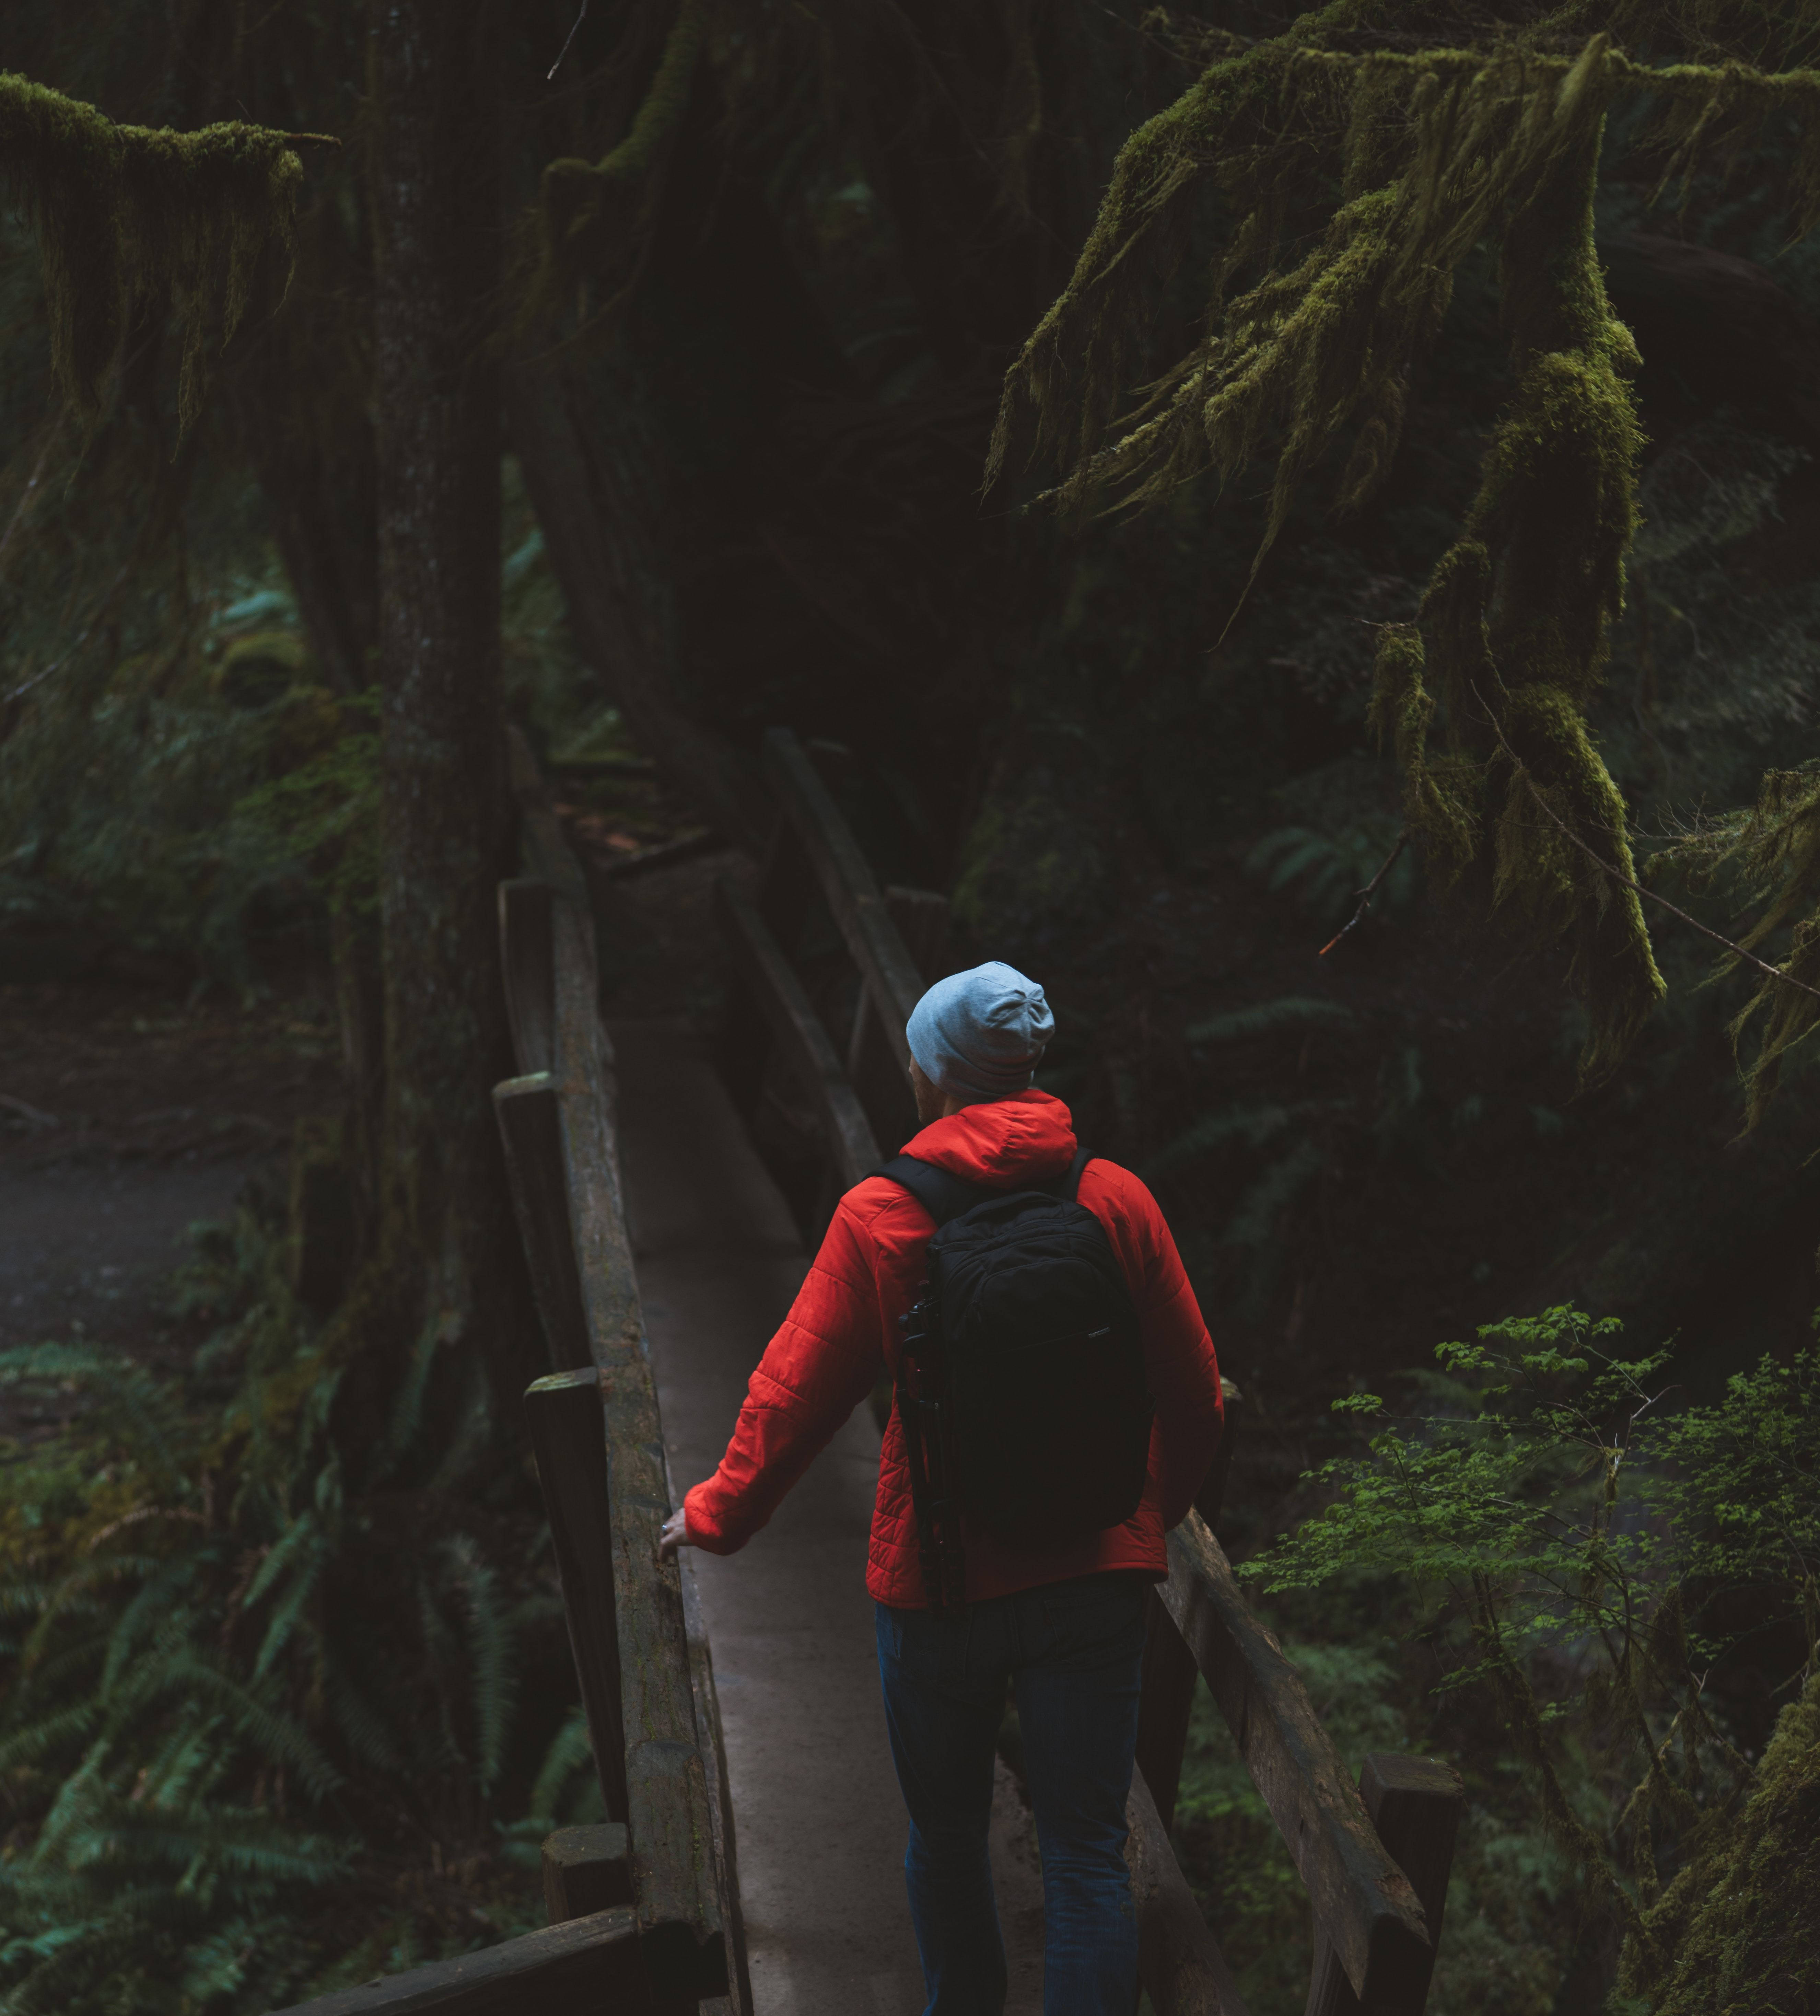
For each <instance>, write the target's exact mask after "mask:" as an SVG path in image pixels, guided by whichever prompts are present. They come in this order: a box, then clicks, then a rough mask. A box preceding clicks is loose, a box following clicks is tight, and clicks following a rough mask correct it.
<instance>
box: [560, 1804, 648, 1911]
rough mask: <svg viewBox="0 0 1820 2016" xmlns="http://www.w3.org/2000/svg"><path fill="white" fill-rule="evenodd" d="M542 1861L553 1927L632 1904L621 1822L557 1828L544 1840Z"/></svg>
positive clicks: (627, 1850) (628, 1852)
mask: <svg viewBox="0 0 1820 2016" xmlns="http://www.w3.org/2000/svg"><path fill="white" fill-rule="evenodd" d="M541 1861H542V1863H543V1872H544V1905H545V1909H546V1910H548V1911H549V1914H550V1923H551V1924H552V1925H562V1924H567V1922H568V1921H569V1920H570V1919H571V1918H585V1917H588V1916H590V1915H591V1914H592V1913H594V1912H595V1911H610V1910H613V1909H615V1908H616V1907H617V1906H620V1905H622V1904H630V1903H631V1901H632V1863H631V1844H630V1842H629V1841H628V1839H627V1836H626V1831H625V1827H624V1823H621V1822H619V1821H613V1820H609V1821H603V1822H602V1823H600V1824H599V1825H598V1826H595V1827H558V1828H557V1829H556V1831H555V1833H553V1834H546V1835H545V1837H544V1845H543V1854H542V1856H541Z"/></svg>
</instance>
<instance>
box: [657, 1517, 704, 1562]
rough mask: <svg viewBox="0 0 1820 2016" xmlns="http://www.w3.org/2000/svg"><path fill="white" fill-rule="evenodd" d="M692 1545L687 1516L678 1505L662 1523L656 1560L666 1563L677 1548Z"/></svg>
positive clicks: (693, 1543)
mask: <svg viewBox="0 0 1820 2016" xmlns="http://www.w3.org/2000/svg"><path fill="white" fill-rule="evenodd" d="M694 1545H695V1539H694V1537H693V1535H692V1534H691V1533H690V1532H689V1514H687V1513H686V1512H685V1511H684V1510H683V1509H682V1507H681V1506H680V1505H679V1506H678V1507H677V1508H676V1510H674V1512H672V1513H671V1515H670V1517H668V1518H667V1519H666V1520H665V1521H664V1531H663V1532H662V1533H661V1534H660V1535H659V1536H658V1540H657V1558H658V1559H659V1560H660V1561H668V1560H669V1558H670V1557H671V1555H672V1554H673V1553H675V1552H676V1550H677V1549H678V1547H692V1546H694Z"/></svg>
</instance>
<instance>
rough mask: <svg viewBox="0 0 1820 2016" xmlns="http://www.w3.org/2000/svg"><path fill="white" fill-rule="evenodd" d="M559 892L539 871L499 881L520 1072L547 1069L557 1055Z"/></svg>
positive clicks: (503, 953)
mask: <svg viewBox="0 0 1820 2016" xmlns="http://www.w3.org/2000/svg"><path fill="white" fill-rule="evenodd" d="M555 900H556V891H555V890H554V889H553V888H552V887H551V886H550V884H549V883H548V882H545V881H544V880H541V878H539V877H535V876H529V875H525V876H520V877H518V879H517V880H516V881H512V882H502V883H501V884H500V885H499V963H500V967H501V970H502V972H503V973H504V974H505V1017H506V1021H508V1022H509V1024H510V1025H511V1028H512V1054H513V1060H514V1061H515V1062H516V1064H517V1066H518V1072H519V1075H520V1077H521V1078H528V1077H530V1076H531V1074H532V1073H533V1072H534V1071H549V1070H550V1069H551V1068H552V1066H553V1065H554V1064H555V1063H556V945H555V941H554V938H553V937H552V921H551V916H550V906H551V905H552V903H553V902H555Z"/></svg>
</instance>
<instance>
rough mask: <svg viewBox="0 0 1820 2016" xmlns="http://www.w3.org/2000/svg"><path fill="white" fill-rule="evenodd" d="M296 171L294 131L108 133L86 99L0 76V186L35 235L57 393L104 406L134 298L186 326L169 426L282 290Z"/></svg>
mask: <svg viewBox="0 0 1820 2016" xmlns="http://www.w3.org/2000/svg"><path fill="white" fill-rule="evenodd" d="M301 176H302V168H301V166H300V163H299V161H298V160H297V155H296V153H295V152H294V151H293V145H292V137H291V136H290V135H285V134H282V133H275V132H271V131H267V130H266V129H265V128H262V127H257V126H249V125H245V124H240V123H239V122H237V121H236V122H235V123H232V124H225V125H218V126H207V127H204V128H202V129H201V131H198V132H195V133H174V132H170V131H164V130H155V129H153V128H150V127H145V126H117V125H115V124H113V121H111V120H108V119H106V118H104V117H103V116H102V115H101V113H99V112H97V111H96V110H95V108H94V107H93V106H89V105H83V104H81V103H77V101H76V100H75V99H70V98H65V97H63V96H62V95H60V94H59V92H54V91H50V90H47V89H46V88H45V87H44V86H43V85H37V84H33V83H31V81H28V80H27V78H24V77H16V76H13V75H11V74H0V178H4V180H5V185H6V188H7V189H8V191H9V194H10V195H11V196H12V198H13V200H14V202H15V203H17V204H18V205H19V206H20V208H21V209H22V210H23V211H24V212H25V214H26V215H27V218H29V220H30V221H31V225H32V228H33V229H34V232H35V233H36V235H37V237H38V244H39V247H40V249H41V254H42V257H43V263H44V275H45V293H46V297H47V300H48V303H49V312H50V326H51V358H52V365H53V367H54V369H55V370H56V374H57V380H58V383H59V387H60V388H61V389H62V391H63V395H64V397H65V398H67V400H68V401H69V402H70V405H71V406H72V407H74V409H75V410H76V411H77V412H78V413H79V414H81V416H84V417H85V418H92V417H93V416H94V415H95V413H96V412H98V411H99V407H100V405H101V401H102V397H103V393H104V391H105V390H106V385H107V382H108V380H109V379H110V376H111V375H112V373H113V366H114V363H115V360H116V358H117V357H118V355H119V353H120V342H121V339H122V337H123V336H124V332H125V329H126V327H127V324H128V319H129V317H130V315H131V313H132V311H133V310H134V308H135V304H142V303H145V302H147V301H150V302H154V303H156V302H163V301H171V302H172V303H173V304H174V305H175V307H176V308H177V310H178V313H179V315H181V317H182V322H183V325H184V347H183V361H182V373H181V376H180V378H179V382H178V423H179V426H180V427H182V428H185V429H187V428H188V427H189V424H190V423H191V422H192V420H193V419H195V417H196V413H197V412H198V411H199V410H200V407H201V403H202V398H203V391H204V390H205V388H206V386H207V379H208V375H209V371H210V365H211V362H212V360H213V359H214V358H215V357H216V356H217V355H219V354H220V352H221V350H222V349H223V348H224V347H225V345H226V344H227V343H228V340H230V339H231V338H232V336H233V334H234V332H235V331H236V329H238V328H239V326H240V324H241V322H243V320H244V319H246V315H248V313H249V312H251V311H255V310H257V311H270V310H272V309H273V308H276V306H277V305H278V304H279V301H281V300H282V298H283V295H284V292H285V290H286V287H287V286H288V285H289V284H290V274H291V266H292V261H293V257H294V256H295V251H296V223H295V219H296V205H297V186H298V183H299V182H300V179H301Z"/></svg>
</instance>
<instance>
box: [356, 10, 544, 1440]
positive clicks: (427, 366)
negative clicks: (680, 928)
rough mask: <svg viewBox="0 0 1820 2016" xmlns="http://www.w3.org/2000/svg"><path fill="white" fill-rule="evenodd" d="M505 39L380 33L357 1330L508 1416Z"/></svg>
mask: <svg viewBox="0 0 1820 2016" xmlns="http://www.w3.org/2000/svg"><path fill="white" fill-rule="evenodd" d="M497 25H498V16H497V10H496V9H495V6H494V5H492V3H491V0H375V4H374V5H373V8H372V16H371V26H372V62H373V84H374V86H375V90H374V99H375V120H374V141H373V149H374V152H373V161H372V202H373V218H374V229H375V238H376V247H377V255H378V261H377V274H376V294H375V304H374V305H375V314H374V338H375V353H376V355H375V378H376V407H377V427H376V463H377V482H376V490H377V503H378V521H379V680H380V688H381V697H382V703H383V732H382V751H383V830H382V857H381V866H380V889H379V900H380V917H381V923H382V929H383V941H384V951H383V972H384V981H383V989H384V1013H385V1075H386V1083H385V1103H384V1118H383V1135H382V1154H381V1172H382V1174H381V1180H382V1186H383V1188H382V1196H381V1198H380V1210H381V1246H380V1252H379V1258H378V1260H377V1262H376V1263H375V1266H376V1270H377V1272H378V1273H379V1276H381V1277H382V1278H380V1279H378V1280H369V1283H368V1294H366V1295H365V1297H364V1298H363V1297H361V1296H359V1295H358V1294H357V1295H356V1297H355V1298H354V1301H355V1302H356V1303H357V1304H361V1305H363V1306H361V1307H359V1308H357V1309H354V1310H352V1311H351V1312H350V1314H351V1316H353V1317H354V1320H355V1321H356V1322H357V1323H361V1324H363V1325H365V1324H370V1323H371V1322H372V1319H373V1316H374V1315H375V1313H376V1311H377V1309H379V1308H381V1307H383V1306H384V1305H386V1304H387V1302H390V1303H391V1304H392V1307H391V1309H390V1310H389V1311H388V1316H389V1319H390V1322H391V1323H394V1324H397V1325H398V1326H399V1330H398V1332H397V1334H394V1335H392V1336H390V1337H387V1339H385V1340H384V1341H385V1342H386V1344H387V1345H388V1346H390V1347H391V1348H394V1349H395V1350H397V1351H403V1350H407V1349H408V1348H410V1346H411V1345H412V1342H413V1341H415V1337H417V1336H419V1335H420V1334H422V1332H423V1328H424V1327H425V1326H426V1324H428V1323H434V1324H436V1325H437V1327H439V1328H440V1329H441V1331H442V1333H443V1334H444V1337H448V1338H449V1339H451V1341H452V1340H453V1338H454V1337H457V1336H460V1337H464V1338H466V1340H468V1341H470V1342H474V1343H477V1344H478V1345H480V1348H482V1349H484V1351H485V1352H487V1356H488V1359H489V1363H490V1370H491V1374H492V1380H493V1385H494V1389H495V1401H496V1402H498V1404H499V1405H500V1406H502V1407H503V1406H506V1405H507V1404H508V1403H509V1402H512V1401H515V1400H516V1395H517V1392H518V1391H519V1390H520V1388H522V1386H523V1384H525V1383H526V1382H527V1381H528V1379H529V1378H531V1377H533V1376H534V1373H535V1372H536V1370H538V1366H536V1364H535V1363H534V1346H535V1338H534V1323H532V1322H531V1319H530V1310H531V1300H530V1295H529V1292H528V1287H527V1284H526V1283H525V1281H524V1279H523V1262H522V1259H521V1258H520V1255H519V1254H518V1251H517V1247H516V1239H515V1237H514V1233H513V1215H512V1206H511V1201H510V1197H509V1193H508V1190H507V1187H506V1182H505V1168H504V1165H503V1162H502V1158H501V1155H500V1150H499V1146H498V1138H497V1134H496V1131H495V1126H494V1121H493V1115H492V1111H491V1104H490V1100H489V1093H490V1089H491V1085H492V1084H493V1083H494V1082H495V1080H496V1079H498V1078H503V1077H505V1076H509V1075H510V1067H509V1062H508V1048H507V1042H506V1035H505V998H504V992H503V988H502V985H501V979H500V974H499V967H498V945H497V939H496V933H495V916H494V912H495V885H496V884H497V882H498V879H499V877H500V876H501V874H502V872H503V871H505V870H506V869H508V867H509V844H510V826H509V798H508V796H507V793H506V790H505V722H504V715H503V711H502V703H501V694H500V668H499V537H500V530H499V455H500V435H499V409H498V396H499V384H498V369H497V368H496V366H495V365H494V364H493V363H492V362H491V361H490V359H489V357H488V355H487V338H488V337H489V335H490V333H491V324H490V315H491V308H492V305H493V303H494V301H495V297H496V291H497V288H498V279H499V263H500V244H501V236H502V226H501V217H500V189H499V170H498V157H499V128H498V117H499V106H498V79H499V69H498V61H497V56H496V52H495V49H494V47H493V44H494V42H495V39H496V34H497ZM367 1355H369V1358H370V1357H371V1356H372V1353H371V1352H369V1353H368V1354H367ZM381 1377H382V1379H383V1373H382V1374H381ZM366 1383H367V1382H365V1381H363V1382H361V1384H366Z"/></svg>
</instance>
